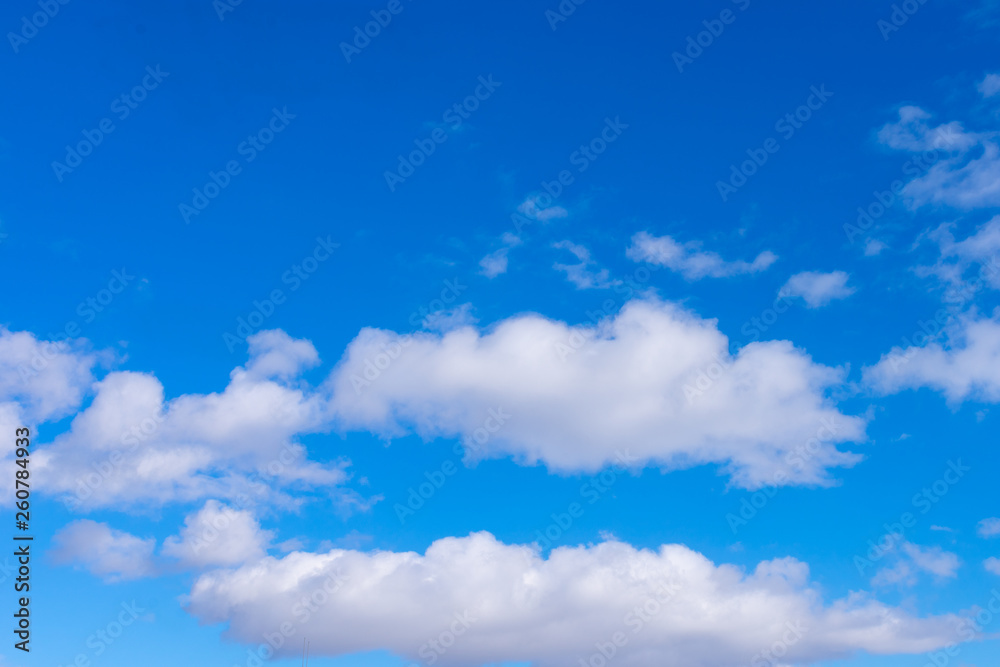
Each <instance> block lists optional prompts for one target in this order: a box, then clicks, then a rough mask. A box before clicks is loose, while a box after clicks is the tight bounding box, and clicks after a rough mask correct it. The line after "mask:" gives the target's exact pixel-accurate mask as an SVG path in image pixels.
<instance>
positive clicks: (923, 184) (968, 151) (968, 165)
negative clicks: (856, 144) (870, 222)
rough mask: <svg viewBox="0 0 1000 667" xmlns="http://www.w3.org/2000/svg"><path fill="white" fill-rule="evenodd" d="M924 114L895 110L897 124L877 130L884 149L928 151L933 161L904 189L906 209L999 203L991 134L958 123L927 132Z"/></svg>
mask: <svg viewBox="0 0 1000 667" xmlns="http://www.w3.org/2000/svg"><path fill="white" fill-rule="evenodd" d="M930 117H931V115H930V114H929V113H927V112H926V111H924V110H923V109H920V108H918V107H913V106H906V107H903V108H901V109H900V110H899V120H898V121H897V122H894V123H889V124H887V125H885V126H884V127H883V128H882V129H881V130H880V131H879V134H878V136H879V140H880V141H881V142H882V143H883V144H885V145H886V146H888V147H890V148H893V149H896V150H901V151H908V152H913V153H923V152H932V153H931V155H933V156H936V157H937V158H938V159H937V160H936V161H934V164H933V166H931V168H930V169H928V170H927V172H926V173H924V174H923V175H920V176H917V177H915V178H914V179H913V180H911V181H910V182H909V183H908V184H907V185H906V186H905V187H904V188H903V195H904V196H905V197H906V198H907V201H908V203H909V205H910V206H911V208H919V207H921V206H924V205H927V204H944V205H947V206H952V207H954V208H958V209H964V210H969V209H975V208H981V207H988V206H997V205H998V204H1000V146H998V144H997V141H996V139H997V133H996V132H985V133H977V132H970V131H968V130H966V129H965V128H964V127H963V125H962V124H961V123H959V122H951V123H944V124H941V125H937V126H935V127H931V126H930V125H928V123H927V120H928V119H929V118H930Z"/></svg>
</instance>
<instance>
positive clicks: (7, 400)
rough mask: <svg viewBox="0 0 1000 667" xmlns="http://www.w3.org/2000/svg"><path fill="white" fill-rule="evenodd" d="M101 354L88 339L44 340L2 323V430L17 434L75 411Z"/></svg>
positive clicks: (0, 371)
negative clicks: (89, 346) (85, 343)
mask: <svg viewBox="0 0 1000 667" xmlns="http://www.w3.org/2000/svg"><path fill="white" fill-rule="evenodd" d="M97 357H98V355H95V354H93V353H90V352H87V351H85V350H84V347H83V343H77V342H65V341H64V342H52V341H46V340H39V339H38V338H36V337H35V336H34V334H31V333H29V332H26V331H9V330H8V329H6V328H3V327H0V428H2V429H3V432H4V433H13V432H14V429H15V428H17V427H19V426H25V425H27V426H33V425H35V424H38V423H42V422H45V421H48V420H50V419H58V418H61V417H64V416H66V415H68V414H70V413H71V412H72V411H73V410H75V409H76V408H78V407H79V406H80V404H81V402H82V401H83V398H84V396H85V395H86V393H87V390H88V389H89V388H90V385H91V384H92V383H93V381H94V376H93V374H92V369H93V368H94V366H95V365H96V364H97V361H98V358H97Z"/></svg>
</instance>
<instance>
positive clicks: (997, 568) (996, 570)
mask: <svg viewBox="0 0 1000 667" xmlns="http://www.w3.org/2000/svg"><path fill="white" fill-rule="evenodd" d="M983 567H985V568H986V571H987V572H991V573H993V574H995V575H997V576H1000V558H996V557H994V556H990V557H989V558H987V559H986V560H984V561H983Z"/></svg>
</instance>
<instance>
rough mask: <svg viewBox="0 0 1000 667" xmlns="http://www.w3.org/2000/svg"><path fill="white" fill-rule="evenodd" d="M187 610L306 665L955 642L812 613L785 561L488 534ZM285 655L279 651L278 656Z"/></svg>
mask: <svg viewBox="0 0 1000 667" xmlns="http://www.w3.org/2000/svg"><path fill="white" fill-rule="evenodd" d="M307 598H311V599H312V604H311V610H307V609H306V608H305V606H304V605H303V604H302V601H303V600H306V599H307ZM188 609H189V611H190V612H191V613H193V614H194V615H195V616H196V617H198V618H199V619H200V620H201V621H202V622H207V623H227V624H228V627H229V630H228V633H229V635H230V636H231V637H233V638H235V639H237V640H240V641H244V642H249V643H253V644H254V645H257V644H259V643H260V642H261V638H262V637H264V636H267V635H269V636H272V637H274V636H275V633H276V632H278V630H279V628H280V627H281V625H282V624H283V623H287V624H289V626H290V627H293V628H295V630H296V632H297V634H296V635H295V636H299V634H308V635H309V637H310V638H311V642H312V644H311V645H312V647H313V649H312V650H313V651H314V652H315V653H319V654H325V655H344V654H351V653H357V652H361V651H370V650H376V649H388V650H390V651H392V652H393V653H395V654H397V655H399V656H401V657H403V658H406V659H409V660H414V661H417V660H422V661H425V662H427V663H428V664H431V663H435V662H436V663H438V664H443V665H480V664H487V663H500V662H528V661H531V662H532V664H534V665H537V666H538V667H557V666H558V667H562V666H567V667H568V666H570V665H573V666H575V665H578V664H579V661H580V660H581V659H583V660H586V659H588V658H589V656H590V655H591V654H593V653H595V652H596V651H598V650H599V647H600V646H604V647H605V649H606V650H607V645H608V644H609V643H611V642H613V641H614V638H615V637H616V635H617V636H618V638H619V641H618V643H619V645H620V647H619V648H617V649H616V655H615V658H614V659H615V664H618V665H621V666H622V667H645V666H647V665H654V664H655V665H666V666H667V667H669V666H672V665H677V666H681V665H684V666H694V667H698V666H704V667H709V666H711V667H715V666H716V665H722V664H746V663H750V662H752V661H753V660H762V659H764V658H763V655H764V651H768V650H769V649H770V648H771V647H772V646H773V645H774V644H776V643H778V644H782V645H783V646H784V647H785V648H786V649H787V654H786V655H783V656H782V657H781V660H782V662H787V663H808V662H814V661H820V660H832V659H838V658H843V657H847V656H849V655H851V654H853V653H856V652H858V651H866V652H869V653H873V654H882V655H887V654H897V653H911V654H912V653H921V652H925V651H930V650H934V649H936V648H938V647H940V646H943V645H945V644H947V643H949V642H952V641H956V640H957V639H958V637H957V636H956V632H957V631H956V629H955V628H956V626H957V622H958V619H957V618H956V617H954V616H936V617H929V618H917V617H914V616H912V615H911V614H910V613H908V612H905V611H903V610H901V609H898V608H893V607H888V606H886V605H884V604H882V603H879V602H877V601H875V600H873V599H871V598H869V597H867V596H865V595H862V594H852V595H850V596H848V597H847V598H844V599H840V600H836V601H834V602H832V603H829V604H825V603H824V601H823V599H822V597H821V595H820V593H819V591H818V590H817V589H816V587H815V586H813V585H811V584H810V582H809V571H808V567H807V566H806V565H805V564H804V563H801V562H799V561H797V560H795V559H792V558H784V559H778V560H772V561H765V562H762V563H760V564H759V565H758V566H757V567H756V569H755V570H754V571H753V572H752V573H746V572H744V571H742V570H741V569H739V568H737V567H734V566H731V565H715V564H714V563H712V562H711V561H709V560H708V559H707V558H705V557H704V556H703V555H701V554H699V553H697V552H695V551H692V550H691V549H689V548H687V547H685V546H682V545H666V546H662V547H660V548H659V549H658V550H656V551H652V550H639V549H635V548H633V547H632V546H629V545H627V544H623V543H620V542H616V541H609V542H604V543H601V544H597V545H594V546H590V547H560V548H557V549H554V550H553V551H552V552H551V553H550V554H549V557H548V558H547V559H543V558H542V557H541V556H540V555H539V553H538V551H537V550H536V549H535V548H533V547H530V546H523V545H506V544H503V543H501V542H499V541H497V540H496V539H495V538H494V537H493V536H492V535H490V534H489V533H476V534H472V535H470V536H469V537H465V538H446V539H441V540H438V541H436V542H434V543H433V544H432V545H430V546H429V547H428V549H427V551H426V553H425V554H423V555H421V554H417V553H412V552H410V553H394V552H372V553H362V552H358V551H346V550H339V549H338V550H333V551H330V552H328V553H319V554H312V553H292V554H289V555H287V556H285V557H284V558H281V559H275V558H266V559H264V560H262V561H260V562H259V563H255V564H252V565H246V566H244V567H241V568H239V569H236V570H223V571H218V572H212V573H207V574H204V575H202V576H201V577H200V578H199V579H198V580H197V582H196V583H195V585H194V587H193V589H192V591H191V594H190V603H189V607H188ZM617 633H620V634H617ZM622 639H624V641H621V640H622ZM612 646H613V645H612ZM297 648H298V647H297V646H296V645H294V643H293V642H285V646H284V648H283V649H282V650H279V651H278V655H280V656H291V655H294V652H295V650H296V649H297Z"/></svg>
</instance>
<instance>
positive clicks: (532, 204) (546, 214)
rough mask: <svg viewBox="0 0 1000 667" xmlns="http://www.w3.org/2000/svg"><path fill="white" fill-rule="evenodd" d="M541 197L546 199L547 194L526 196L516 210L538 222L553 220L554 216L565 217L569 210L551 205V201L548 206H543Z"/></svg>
mask: <svg viewBox="0 0 1000 667" xmlns="http://www.w3.org/2000/svg"><path fill="white" fill-rule="evenodd" d="M542 197H545V198H546V199H548V195H531V196H529V197H528V198H526V199H525V200H524V201H523V202H521V204H520V205H519V206H518V207H517V210H518V211H519V212H520V213H521V215H523V216H524V217H526V218H530V219H532V220H538V221H539V222H548V221H549V220H555V219H556V218H565V217H567V216H568V215H569V211H567V210H566V209H564V208H563V207H562V206H552V205H551V203H550V205H548V206H543V205H541V204H540V202H541V200H542Z"/></svg>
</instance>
